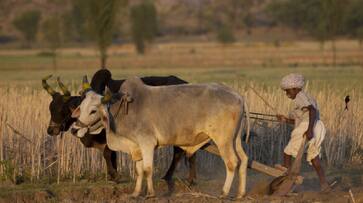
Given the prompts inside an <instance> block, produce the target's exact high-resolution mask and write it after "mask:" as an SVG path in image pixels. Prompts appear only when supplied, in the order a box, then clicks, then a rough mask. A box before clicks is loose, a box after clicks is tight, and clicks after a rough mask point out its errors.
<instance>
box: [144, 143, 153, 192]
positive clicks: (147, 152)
mask: <svg viewBox="0 0 363 203" xmlns="http://www.w3.org/2000/svg"><path fill="white" fill-rule="evenodd" d="M154 148H155V146H153V145H151V146H142V147H141V153H142V157H143V169H144V173H145V176H146V181H147V197H155V191H154V185H153V162H154Z"/></svg>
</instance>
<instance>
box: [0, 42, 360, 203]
mask: <svg viewBox="0 0 363 203" xmlns="http://www.w3.org/2000/svg"><path fill="white" fill-rule="evenodd" d="M41 51H42V50H0V95H1V97H0V182H2V183H4V185H7V184H10V185H12V184H14V183H16V182H23V181H24V182H25V183H27V184H30V183H33V184H43V185H42V186H40V188H42V189H41V190H43V189H44V188H47V186H44V184H45V185H53V184H55V183H62V182H73V184H74V185H76V186H77V184H81V185H82V184H83V186H84V181H91V182H93V181H106V180H107V174H106V166H105V162H104V160H103V158H102V155H101V153H99V151H97V150H96V149H86V148H84V147H83V145H82V144H81V143H80V141H79V140H78V139H77V138H75V137H73V136H72V135H71V134H70V133H65V134H64V135H63V136H62V137H61V136H58V137H51V136H48V135H47V133H46V128H47V125H48V122H49V118H50V115H49V110H48V105H49V102H50V100H51V97H50V96H49V95H48V94H47V93H46V92H45V91H44V90H42V89H41V85H40V84H41V81H40V80H41V78H42V77H44V76H45V75H47V74H50V73H52V74H54V75H57V76H58V75H59V76H61V77H62V78H63V80H64V82H65V84H67V85H68V87H69V88H70V89H72V93H73V94H76V93H77V92H78V87H79V84H80V79H81V76H82V75H84V74H87V75H88V76H89V77H91V76H92V74H93V73H94V72H95V71H96V70H97V64H98V59H97V57H96V55H97V53H96V52H95V51H94V50H92V49H90V48H79V49H70V48H67V49H62V50H59V57H58V67H57V70H54V69H53V67H52V59H51V58H48V57H43V56H40V55H39V53H40V52H41ZM338 51H339V52H338V65H337V66H336V67H332V66H331V57H330V55H331V53H330V52H329V50H327V49H326V50H325V51H322V50H321V49H320V47H319V44H318V43H312V42H304V43H302V42H296V43H289V44H281V45H280V47H275V46H273V45H271V44H262V43H261V44H258V43H254V44H236V45H231V46H222V45H218V44H213V43H203V44H189V43H171V44H158V45H154V46H153V47H152V48H150V50H149V51H148V53H147V55H145V56H138V55H136V54H135V53H134V50H133V49H132V48H131V47H130V46H129V45H125V46H122V47H113V48H112V49H111V51H110V58H109V67H110V70H111V71H112V73H113V77H114V78H115V79H119V78H120V79H121V78H125V77H127V76H129V75H139V76H142V75H169V74H174V75H177V76H179V77H181V78H183V79H185V80H187V81H190V82H221V83H224V84H226V85H228V86H231V87H232V88H234V89H235V90H237V91H238V92H240V94H242V95H244V96H246V98H247V100H248V105H249V107H250V111H253V112H262V113H268V114H273V112H272V111H271V110H270V109H269V108H268V107H267V106H266V105H265V104H264V103H263V102H262V101H261V99H259V98H258V97H257V96H256V95H255V94H254V92H253V91H251V89H249V88H248V87H247V86H249V85H250V86H253V87H254V88H255V89H256V90H257V91H258V92H259V93H260V94H261V95H262V96H263V97H264V98H266V99H267V100H268V101H269V102H270V104H271V105H272V106H275V107H276V108H277V110H278V111H279V112H281V113H284V114H287V113H288V111H289V109H290V108H291V107H292V103H291V101H289V100H288V99H287V97H286V96H285V95H284V92H283V91H281V90H280V89H279V80H280V78H281V77H282V76H283V75H285V74H287V73H290V72H300V73H302V74H304V75H305V76H306V78H307V79H308V85H307V87H306V88H307V91H309V92H310V93H311V94H312V95H314V96H315V97H316V99H317V101H318V103H319V105H320V109H321V118H322V120H323V121H324V123H325V125H326V127H327V129H328V131H327V136H326V140H325V141H324V144H323V151H322V157H323V160H324V165H325V166H327V167H329V168H330V170H329V171H330V172H329V173H328V175H333V174H337V172H336V171H340V170H343V168H344V170H345V169H346V168H351V167H353V168H354V167H357V166H359V165H361V164H362V160H363V157H362V155H363V150H362V149H363V131H362V129H361V127H362V126H363V110H362V108H361V107H362V106H363V88H362V87H363V81H362V79H363V67H362V65H361V64H362V59H363V51H362V50H361V49H359V47H358V45H357V43H355V42H352V41H341V42H339V43H338ZM50 84H51V85H53V86H55V82H54V81H52V80H50ZM346 95H350V97H351V102H350V103H349V110H348V111H345V110H344V107H345V104H344V97H345V96H346ZM290 130H291V127H290V126H287V125H285V124H279V123H270V122H263V121H254V122H253V131H254V134H255V135H254V136H253V137H252V139H251V142H250V143H249V144H247V145H245V148H246V150H247V151H248V154H249V156H250V157H251V158H252V159H255V160H258V161H261V162H263V163H266V164H268V165H273V164H275V163H279V162H281V158H282V157H281V156H282V151H283V147H284V146H285V145H286V143H287V141H288V139H289V137H288V136H289V132H290ZM171 154H172V150H171V149H170V148H164V149H161V150H158V152H157V154H156V160H155V166H156V170H155V177H156V179H159V178H160V176H161V175H163V174H164V173H165V171H166V169H167V168H168V166H169V164H170V161H171ZM197 160H198V174H199V176H198V177H200V178H201V181H200V187H201V188H203V187H204V186H203V184H207V183H208V181H212V180H213V178H211V177H216V176H218V177H224V168H223V167H222V166H221V162H220V159H219V158H218V157H216V156H214V155H210V154H208V153H206V152H198V155H197ZM305 165H306V163H305ZM118 167H119V171H120V173H122V174H123V175H124V177H125V179H126V178H127V177H132V176H133V170H134V169H133V163H132V162H131V161H130V160H129V158H128V156H127V155H125V154H122V153H119V156H118ZM306 168H308V167H306ZM185 169H186V167H185V166H184V164H181V166H180V167H179V172H180V173H184V172H185ZM309 170H310V172H311V169H309ZM309 170H308V172H309ZM180 173H179V176H181V174H180ZM251 173H252V176H253V177H254V176H256V174H255V173H253V172H251V171H250V172H249V175H251ZM355 174H357V173H355ZM308 175H311V174H310V173H308ZM314 175H315V174H313V177H314V178H315V176H314ZM342 177H343V176H342ZM355 178H358V179H360V180H361V181H362V180H363V174H361V173H358V175H357V176H356V177H355ZM222 179H223V178H222ZM352 179H353V178H352ZM315 181H316V182H315V184H317V180H316V179H315ZM308 182H309V181H308ZM105 184H106V183H105ZM107 184H111V186H110V185H109V186H110V187H111V188H113V189H111V190H112V191H114V190H116V189H115V188H116V186H112V183H107ZM160 184H161V183H158V185H160ZM251 184H253V183H252V182H249V187H251ZM1 185H2V184H0V186H1ZM210 185H212V186H213V190H214V191H215V193H214V192H213V193H214V194H219V193H218V192H219V190H220V189H221V186H220V183H215V184H214V182H211V184H210ZM83 186H82V187H83ZM214 186H215V187H214ZM308 186H310V185H305V188H308ZM356 186H361V185H360V184H358V185H356ZM13 187H14V188H13V189H14V191H16V190H17V189H19V187H17V186H13ZM24 187H25V186H24ZM30 187H31V186H30ZM52 187H53V186H52ZM54 187H56V186H54ZM77 187H78V186H77ZM79 187H81V186H79ZM120 187H121V186H120ZM125 187H126V188H129V189H125V190H127V191H130V186H129V185H126V186H125ZM160 187H162V188H165V185H164V186H160ZM96 188H97V187H96ZM122 188H123V186H122ZM131 188H132V187H131ZM180 188H183V186H182V185H181V186H180ZM53 189H54V188H53ZM53 189H52V190H53ZM103 189H104V188H103ZM20 190H21V191H24V190H26V189H24V190H23V189H20ZM54 190H56V189H54ZM104 190H105V191H107V192H110V191H109V190H108V189H104ZM120 190H121V191H123V190H124V189H119V190H118V191H120ZM159 190H160V189H159ZM184 190H185V188H184ZM201 190H202V189H201ZM208 190H210V189H208ZM208 190H207V191H208ZM4 191H5V190H4ZM6 191H7V192H4V193H1V192H0V197H3V196H4V197H8V195H9V194H10V193H11V191H13V190H11V189H9V190H6ZM202 191H203V190H202ZM101 194H102V193H101ZM2 195H3V196H2ZM202 199H203V198H202ZM34 201H36V200H34ZM171 201H173V200H171ZM175 201H176V200H175Z"/></svg>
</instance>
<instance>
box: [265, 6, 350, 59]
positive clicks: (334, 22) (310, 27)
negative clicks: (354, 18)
mask: <svg viewBox="0 0 363 203" xmlns="http://www.w3.org/2000/svg"><path fill="white" fill-rule="evenodd" d="M347 3H348V0H290V1H273V2H272V3H271V4H269V6H268V7H267V12H268V13H269V14H270V15H271V16H272V17H273V19H274V20H275V21H276V22H277V23H280V24H284V25H286V26H288V27H291V28H293V29H295V30H297V31H299V30H302V31H305V32H307V33H309V34H310V35H311V36H312V37H314V38H315V39H317V40H319V41H320V42H321V44H322V48H324V44H325V42H326V41H327V40H331V41H332V52H333V64H334V65H335V64H336V53H337V52H336V45H335V40H336V37H337V36H338V35H341V34H342V33H343V32H342V31H343V27H344V26H343V23H344V20H343V19H344V15H345V7H346V4H347Z"/></svg>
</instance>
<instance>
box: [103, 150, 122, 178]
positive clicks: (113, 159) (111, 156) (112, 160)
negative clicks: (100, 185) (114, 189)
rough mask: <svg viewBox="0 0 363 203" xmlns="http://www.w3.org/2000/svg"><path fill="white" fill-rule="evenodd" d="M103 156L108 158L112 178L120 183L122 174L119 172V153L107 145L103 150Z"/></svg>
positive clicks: (107, 163)
mask: <svg viewBox="0 0 363 203" xmlns="http://www.w3.org/2000/svg"><path fill="white" fill-rule="evenodd" d="M103 158H104V159H105V160H106V166H107V173H108V174H109V175H110V177H111V180H113V181H115V182H117V183H119V182H120V179H121V178H120V176H119V175H118V174H117V155H116V152H115V151H112V150H110V148H108V146H107V145H106V146H105V148H104V150H103Z"/></svg>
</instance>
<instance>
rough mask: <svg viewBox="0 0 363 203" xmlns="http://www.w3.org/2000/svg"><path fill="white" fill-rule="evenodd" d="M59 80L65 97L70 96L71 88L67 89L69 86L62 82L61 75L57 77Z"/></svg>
mask: <svg viewBox="0 0 363 203" xmlns="http://www.w3.org/2000/svg"><path fill="white" fill-rule="evenodd" d="M57 82H58V86H59V87H60V88H61V90H62V92H63V94H64V96H65V97H70V96H71V92H69V90H68V89H67V87H66V86H65V85H64V84H63V83H62V81H61V80H60V77H57Z"/></svg>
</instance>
